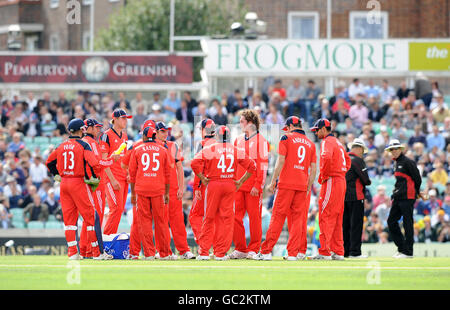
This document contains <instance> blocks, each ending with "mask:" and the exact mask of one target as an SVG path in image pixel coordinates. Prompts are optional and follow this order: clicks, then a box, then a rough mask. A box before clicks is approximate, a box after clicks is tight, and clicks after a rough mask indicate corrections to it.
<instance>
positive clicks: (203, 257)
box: [196, 255, 210, 260]
mask: <svg viewBox="0 0 450 310" xmlns="http://www.w3.org/2000/svg"><path fill="white" fill-rule="evenodd" d="M196 259H197V260H209V259H210V258H209V256H202V255H199V256H197V258H196Z"/></svg>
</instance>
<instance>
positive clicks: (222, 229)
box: [199, 180, 236, 257]
mask: <svg viewBox="0 0 450 310" xmlns="http://www.w3.org/2000/svg"><path fill="white" fill-rule="evenodd" d="M235 195H236V185H235V184H234V181H232V182H230V181H215V180H212V181H210V182H209V184H208V185H207V186H206V189H205V196H204V199H205V203H206V208H205V217H204V219H203V225H202V230H201V233H200V239H199V254H200V255H202V256H208V255H209V249H210V248H211V246H213V248H214V255H215V256H216V257H223V256H225V254H226V253H227V252H228V250H229V249H230V247H231V242H232V241H233V221H234V211H233V209H234V200H235Z"/></svg>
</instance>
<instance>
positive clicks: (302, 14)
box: [288, 11, 320, 39]
mask: <svg viewBox="0 0 450 310" xmlns="http://www.w3.org/2000/svg"><path fill="white" fill-rule="evenodd" d="M293 17H314V37H313V39H318V38H319V34H320V33H319V31H320V20H319V18H320V15H319V12H317V11H289V12H288V39H292V35H293V31H292V18H293Z"/></svg>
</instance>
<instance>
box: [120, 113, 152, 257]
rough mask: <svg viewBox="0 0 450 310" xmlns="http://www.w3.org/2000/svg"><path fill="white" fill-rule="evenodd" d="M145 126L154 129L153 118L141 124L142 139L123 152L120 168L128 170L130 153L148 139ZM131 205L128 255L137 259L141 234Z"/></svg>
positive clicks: (135, 212) (134, 204) (135, 209)
mask: <svg viewBox="0 0 450 310" xmlns="http://www.w3.org/2000/svg"><path fill="white" fill-rule="evenodd" d="M147 127H152V128H153V129H155V127H156V123H155V121H153V120H146V121H145V122H144V124H142V126H141V133H142V139H139V140H138V141H136V142H135V143H134V144H133V145H132V146H131V148H130V149H129V150H128V152H126V153H125V156H124V157H123V159H122V168H123V169H125V170H126V171H128V165H129V164H130V159H131V155H132V154H133V152H134V150H135V149H136V148H137V147H138V146H139V145H141V144H143V143H144V142H145V141H147V140H148V138H147V136H146V135H144V134H143V132H144V129H145V128H147ZM129 178H130V175H129V174H128V177H127V181H128V182H129V181H130V180H129ZM132 205H133V222H132V223H131V229H130V254H129V256H128V258H129V259H139V253H140V252H141V235H140V234H139V222H138V219H137V207H136V203H132Z"/></svg>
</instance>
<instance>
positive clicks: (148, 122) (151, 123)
mask: <svg viewBox="0 0 450 310" xmlns="http://www.w3.org/2000/svg"><path fill="white" fill-rule="evenodd" d="M147 127H152V128H156V123H155V121H154V120H152V119H148V120H146V121H145V122H144V124H142V126H141V132H143V131H144V129H145V128H147Z"/></svg>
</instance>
